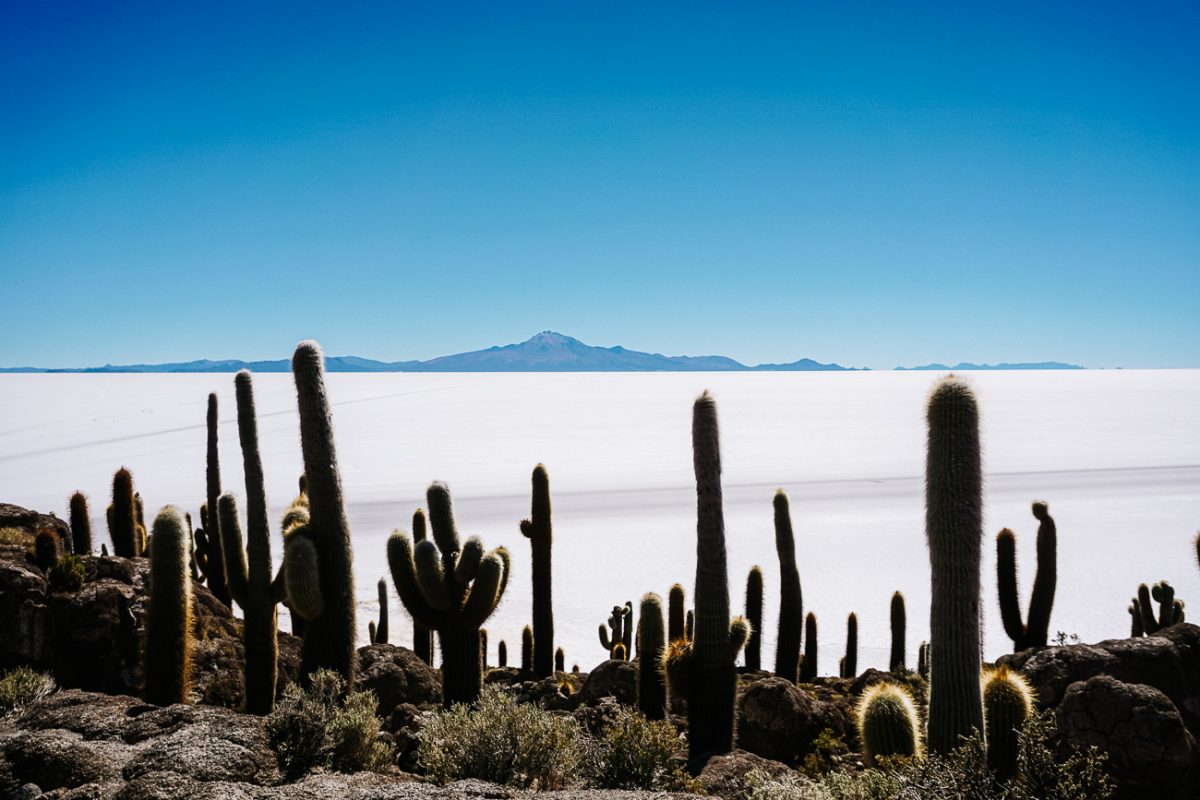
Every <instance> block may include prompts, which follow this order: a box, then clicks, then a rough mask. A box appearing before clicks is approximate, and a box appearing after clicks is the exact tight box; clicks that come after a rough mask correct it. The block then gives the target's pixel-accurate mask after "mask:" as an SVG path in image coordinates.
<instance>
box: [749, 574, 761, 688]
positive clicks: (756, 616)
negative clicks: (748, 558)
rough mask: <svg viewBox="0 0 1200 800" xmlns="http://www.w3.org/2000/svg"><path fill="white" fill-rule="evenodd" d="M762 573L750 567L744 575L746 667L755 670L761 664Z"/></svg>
mask: <svg viewBox="0 0 1200 800" xmlns="http://www.w3.org/2000/svg"><path fill="white" fill-rule="evenodd" d="M762 611H763V574H762V570H761V569H759V568H758V567H751V568H750V573H749V574H748V575H747V576H746V620H747V621H748V622H749V623H750V639H749V640H748V641H747V642H746V669H748V670H753V671H757V670H758V669H759V668H760V667H761V666H762V660H761V656H760V651H761V648H762V635H761V631H762Z"/></svg>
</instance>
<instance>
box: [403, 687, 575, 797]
mask: <svg viewBox="0 0 1200 800" xmlns="http://www.w3.org/2000/svg"><path fill="white" fill-rule="evenodd" d="M417 760H418V763H419V764H420V765H421V766H422V767H423V768H424V770H425V774H426V775H427V776H429V777H430V778H431V779H433V780H434V781H437V782H438V783H447V782H449V781H453V780H459V779H461V778H478V779H480V780H485V781H491V782H492V783H498V784H502V785H507V786H517V787H521V788H533V789H560V788H563V787H566V786H569V785H571V784H573V783H576V782H577V781H578V779H579V772H580V767H581V766H582V764H583V761H584V745H583V739H582V735H581V733H580V730H579V725H578V723H576V722H575V720H574V719H572V718H570V717H563V716H557V715H555V714H551V713H550V712H548V711H544V710H543V709H540V708H538V707H536V706H533V705H526V704H522V705H518V704H517V703H516V701H514V700H513V699H512V698H511V697H510V696H509V695H507V694H505V693H504V691H503V690H502V689H500V688H498V687H496V686H484V687H483V691H482V693H481V694H480V695H479V701H478V702H477V704H476V706H475V708H470V707H468V706H466V705H462V704H459V705H455V706H454V707H453V708H451V709H450V710H449V711H441V712H439V713H437V714H435V715H434V716H433V718H432V719H431V720H430V721H429V722H428V723H427V724H426V725H425V728H424V730H422V731H421V742H420V745H419V746H418V749H417Z"/></svg>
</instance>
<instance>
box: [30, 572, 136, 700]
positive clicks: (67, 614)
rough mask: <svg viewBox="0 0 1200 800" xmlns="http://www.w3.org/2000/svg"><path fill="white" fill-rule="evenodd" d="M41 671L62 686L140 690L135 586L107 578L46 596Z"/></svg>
mask: <svg viewBox="0 0 1200 800" xmlns="http://www.w3.org/2000/svg"><path fill="white" fill-rule="evenodd" d="M49 605H50V620H49V621H50V624H49V637H50V641H51V647H50V649H49V652H48V653H47V654H46V655H47V658H46V659H45V662H47V663H46V666H48V667H49V668H50V670H51V672H53V673H54V678H55V680H57V681H58V682H59V684H61V685H62V686H70V687H78V688H81V689H90V690H95V691H103V692H113V693H118V694H125V693H136V692H137V691H138V689H139V687H140V686H141V682H142V676H141V664H140V663H139V649H138V643H139V635H138V625H139V621H140V619H141V618H142V617H144V616H145V605H144V603H143V602H141V599H140V598H139V596H138V593H137V590H136V589H135V588H134V586H132V585H130V584H128V583H123V582H121V581H118V580H114V579H112V578H101V579H99V580H95V581H88V582H87V583H85V584H84V585H83V587H82V588H81V589H80V590H79V591H77V592H55V593H53V594H52V595H50V597H49Z"/></svg>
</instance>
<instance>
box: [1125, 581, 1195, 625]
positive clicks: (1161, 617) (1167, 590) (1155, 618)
mask: <svg viewBox="0 0 1200 800" xmlns="http://www.w3.org/2000/svg"><path fill="white" fill-rule="evenodd" d="M1154 603H1158V614H1157V615H1155V613H1154ZM1129 614H1130V616H1131V617H1132V629H1131V631H1130V635H1132V636H1135V637H1136V636H1142V635H1145V636H1151V635H1153V634H1155V633H1158V632H1159V631H1160V630H1162V629H1163V628H1169V627H1171V626H1172V625H1178V624H1179V623H1181V622H1183V621H1184V612H1183V601H1182V600H1177V599H1176V598H1175V588H1174V587H1173V586H1171V584H1169V583H1167V582H1166V581H1159V582H1158V583H1156V584H1154V586H1153V587H1152V588H1148V587H1147V586H1146V584H1144V583H1143V584H1142V585H1140V586H1138V590H1137V596H1136V597H1134V598H1133V600H1132V601H1131V602H1130V606H1129Z"/></svg>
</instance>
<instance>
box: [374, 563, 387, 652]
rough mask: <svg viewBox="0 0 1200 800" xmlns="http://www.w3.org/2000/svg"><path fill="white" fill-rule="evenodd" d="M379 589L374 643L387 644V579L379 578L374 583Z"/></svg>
mask: <svg viewBox="0 0 1200 800" xmlns="http://www.w3.org/2000/svg"><path fill="white" fill-rule="evenodd" d="M375 588H376V589H378V590H379V624H377V625H376V626H375V644H387V640H388V595H387V581H385V580H384V579H383V578H380V579H379V583H377V584H376V585H375Z"/></svg>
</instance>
